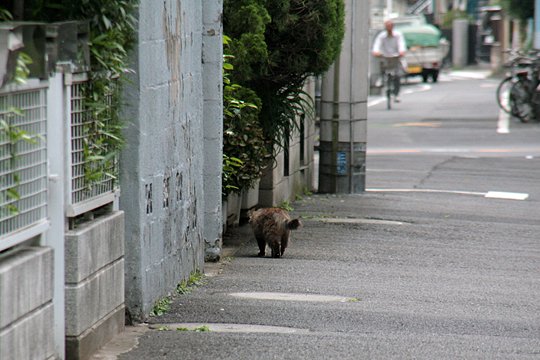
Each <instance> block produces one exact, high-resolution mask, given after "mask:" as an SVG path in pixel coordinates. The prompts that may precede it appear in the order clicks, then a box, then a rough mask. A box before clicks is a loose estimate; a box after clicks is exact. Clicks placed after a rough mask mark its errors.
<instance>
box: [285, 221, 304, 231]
mask: <svg viewBox="0 0 540 360" xmlns="http://www.w3.org/2000/svg"><path fill="white" fill-rule="evenodd" d="M287 227H288V228H289V229H290V230H296V229H298V228H300V227H302V222H301V221H300V219H292V220H291V221H289V222H288V223H287Z"/></svg>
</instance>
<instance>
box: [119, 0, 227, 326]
mask: <svg viewBox="0 0 540 360" xmlns="http://www.w3.org/2000/svg"><path fill="white" fill-rule="evenodd" d="M202 3H203V2H201V1H199V0H165V1H162V2H160V3H156V2H155V1H152V0H142V1H140V4H139V7H138V20H139V21H138V35H139V36H138V42H137V44H136V46H135V51H134V52H133V56H132V65H131V66H132V68H133V69H134V70H135V75H134V76H133V78H132V82H131V84H130V85H129V86H128V87H127V88H126V90H125V97H126V99H125V102H126V103H127V107H126V109H125V112H126V113H125V117H126V118H128V119H130V121H129V125H128V126H127V128H126V129H125V131H124V134H125V137H126V143H127V145H126V148H125V150H124V152H123V153H122V155H121V159H120V163H121V173H120V187H121V189H122V195H121V197H120V208H121V209H122V210H124V211H125V216H126V257H125V260H126V276H125V279H126V282H125V286H126V306H127V309H128V312H129V314H130V316H131V317H132V319H133V320H135V321H141V320H144V319H145V318H146V317H147V316H148V314H149V313H150V311H151V310H152V308H153V306H154V304H155V302H156V301H157V300H159V299H160V298H162V297H164V296H166V295H168V294H169V293H170V292H172V291H174V289H175V287H176V285H177V284H178V283H179V282H181V281H182V280H183V279H185V278H187V277H188V276H189V274H190V273H191V272H192V271H194V270H197V269H199V270H203V267H204V255H205V249H204V234H203V231H204V218H205V188H204V181H203V173H204V165H205V160H206V161H208V159H205V156H204V154H205V151H209V150H207V149H206V148H205V134H204V131H203V128H204V126H205V124H204V121H203V117H204V114H203V108H204V106H205V103H204V92H203V76H202V53H203V51H202V42H203V40H202V37H203V35H202V34H203V20H202V15H203V12H202V8H203V4H202ZM214 81H216V82H217V83H219V84H220V83H221V82H220V78H217V79H214ZM207 100H208V101H212V99H211V98H210V97H209V98H208V99H207ZM206 140H207V143H212V142H213V140H212V139H211V138H207V139H206ZM215 153H216V156H217V155H218V154H219V151H215ZM217 206H219V205H217ZM217 206H216V209H215V211H218V210H219V209H218V208H217ZM216 231H219V229H217V230H216Z"/></svg>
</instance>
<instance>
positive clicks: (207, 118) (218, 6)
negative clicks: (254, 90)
mask: <svg viewBox="0 0 540 360" xmlns="http://www.w3.org/2000/svg"><path fill="white" fill-rule="evenodd" d="M202 6H203V8H202V12H203V29H202V31H203V33H202V34H203V40H202V41H203V43H202V46H203V51H202V57H203V58H202V63H203V65H202V71H203V93H204V107H203V117H204V203H205V215H204V219H205V220H204V239H205V245H206V246H205V247H206V251H205V259H206V260H209V261H215V260H218V259H219V257H220V254H221V246H222V219H221V215H222V209H221V204H222V203H221V166H222V163H223V151H222V148H223V86H222V83H221V81H220V80H219V79H221V74H222V64H223V46H222V41H223V36H222V34H223V25H222V22H221V16H222V7H223V6H222V1H221V0H205V1H203V3H202Z"/></svg>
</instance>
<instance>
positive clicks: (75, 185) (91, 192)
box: [70, 82, 118, 205]
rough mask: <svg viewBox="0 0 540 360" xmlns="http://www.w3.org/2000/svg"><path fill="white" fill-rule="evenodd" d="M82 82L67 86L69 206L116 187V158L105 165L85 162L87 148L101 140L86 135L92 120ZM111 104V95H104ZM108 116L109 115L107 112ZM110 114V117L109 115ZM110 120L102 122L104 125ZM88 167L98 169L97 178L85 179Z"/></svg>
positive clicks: (89, 131) (91, 125) (90, 127)
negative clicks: (68, 113)
mask: <svg viewBox="0 0 540 360" xmlns="http://www.w3.org/2000/svg"><path fill="white" fill-rule="evenodd" d="M84 86H85V82H75V83H73V84H72V85H71V125H70V129H71V132H70V136H71V138H70V141H71V191H70V193H71V204H72V205H75V204H80V203H83V202H87V201H89V200H92V199H94V198H96V197H99V196H100V195H103V194H106V193H111V192H112V191H114V190H115V188H116V186H117V185H116V179H115V177H116V176H115V175H116V173H117V167H118V161H117V159H116V158H114V159H113V161H111V162H109V163H108V164H107V165H106V166H102V165H100V164H99V162H89V159H88V158H89V156H90V155H89V151H88V149H89V148H90V147H92V146H93V145H94V144H93V143H92V142H100V141H101V139H100V138H99V137H97V138H96V137H95V136H89V134H90V133H91V132H92V129H93V128H94V126H95V122H96V120H95V119H93V117H92V111H91V109H90V108H89V107H88V106H87V104H86V103H85V96H84ZM108 99H109V101H111V99H112V96H110V95H109V96H108ZM107 113H108V114H109V112H107ZM109 115H110V114H109ZM110 121H112V120H111V119H110V117H109V119H106V120H104V122H105V123H107V122H110ZM92 166H101V167H102V168H101V169H100V170H101V176H100V177H99V178H97V179H96V178H89V177H88V176H87V173H88V172H89V171H92Z"/></svg>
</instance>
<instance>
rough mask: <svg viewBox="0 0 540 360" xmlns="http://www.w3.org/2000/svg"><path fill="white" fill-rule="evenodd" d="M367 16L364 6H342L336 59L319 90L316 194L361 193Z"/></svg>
mask: <svg viewBox="0 0 540 360" xmlns="http://www.w3.org/2000/svg"><path fill="white" fill-rule="evenodd" d="M369 14H370V11H369V2H367V1H354V0H346V1H345V22H346V24H345V27H346V28H345V38H344V39H343V44H342V50H341V54H340V56H339V58H338V59H337V60H336V62H335V63H334V65H333V66H332V67H331V68H330V70H329V71H328V72H327V74H325V76H324V78H323V84H322V94H321V103H322V104H321V128H320V131H321V134H320V162H319V186H318V191H319V192H323V193H359V192H362V191H364V190H365V177H366V170H365V169H366V141H367V96H368V88H369V83H368V64H369V54H370V49H369V27H368V24H369Z"/></svg>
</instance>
